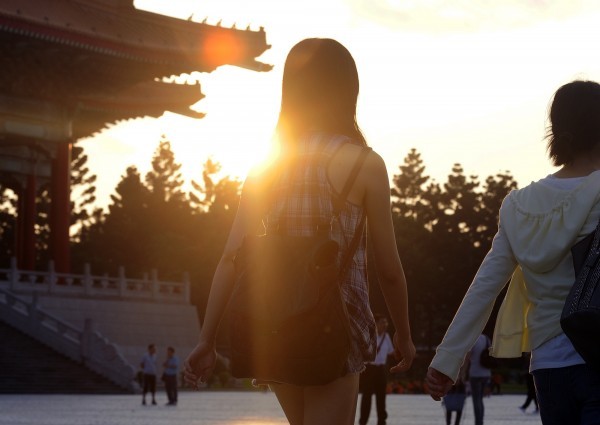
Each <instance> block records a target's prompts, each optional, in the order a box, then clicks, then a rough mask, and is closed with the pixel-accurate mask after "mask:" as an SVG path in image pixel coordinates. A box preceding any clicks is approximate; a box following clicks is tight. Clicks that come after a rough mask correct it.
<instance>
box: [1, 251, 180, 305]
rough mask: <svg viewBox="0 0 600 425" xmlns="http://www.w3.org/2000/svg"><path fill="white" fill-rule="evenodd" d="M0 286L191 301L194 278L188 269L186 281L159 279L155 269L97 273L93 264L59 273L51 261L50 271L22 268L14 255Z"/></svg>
mask: <svg viewBox="0 0 600 425" xmlns="http://www.w3.org/2000/svg"><path fill="white" fill-rule="evenodd" d="M0 288H4V289H7V290H9V291H11V292H13V293H16V294H21V293H27V294H29V293H33V292H38V293H44V294H51V295H57V296H76V297H85V298H88V297H102V298H104V299H106V298H122V299H128V300H138V301H154V302H160V303H164V302H170V303H184V304H189V303H190V282H189V277H188V275H187V273H184V276H183V282H165V281H159V280H158V276H157V272H156V271H155V270H153V271H152V272H151V274H150V277H148V275H147V274H146V275H144V278H143V279H131V278H127V277H125V269H124V268H122V267H121V268H119V275H118V276H116V277H109V276H108V275H104V276H93V275H92V274H91V272H90V267H89V265H86V266H85V267H84V274H82V275H75V274H67V273H56V272H55V271H54V266H53V263H52V262H50V264H49V267H48V271H31V270H19V269H18V268H17V262H16V260H15V259H14V258H13V259H11V267H10V268H9V269H0Z"/></svg>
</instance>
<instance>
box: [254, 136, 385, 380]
mask: <svg viewBox="0 0 600 425" xmlns="http://www.w3.org/2000/svg"><path fill="white" fill-rule="evenodd" d="M345 143H354V144H355V143H356V142H354V141H353V140H351V139H349V138H348V137H346V136H333V137H331V136H324V135H322V134H313V135H311V136H310V137H307V138H305V139H303V140H301V141H300V143H299V147H298V152H297V155H296V156H295V157H294V162H293V164H292V165H291V166H289V167H286V168H285V170H284V171H283V172H282V173H281V175H280V177H279V178H278V180H277V181H276V182H275V185H274V197H273V199H274V201H273V205H272V206H271V208H269V213H268V214H267V216H266V218H265V228H266V231H267V232H269V229H274V228H278V229H281V227H282V226H283V228H284V229H285V233H287V234H289V235H295V236H312V235H313V234H314V233H315V232H316V230H317V226H318V225H319V224H322V225H325V226H330V223H331V222H332V216H333V203H332V199H333V198H334V197H335V196H337V193H336V192H335V189H333V187H332V186H331V184H330V183H329V179H328V177H327V166H328V165H329V161H330V159H331V157H332V156H333V155H334V154H335V153H336V152H337V150H338V149H339V148H340V147H342V146H343V145H344V144H345ZM352 165H353V164H350V165H349V166H352ZM362 214H363V208H362V207H361V206H359V205H356V204H352V203H351V202H348V201H346V202H345V203H344V205H343V208H342V210H341V212H340V216H339V220H334V221H333V225H332V227H331V229H332V231H331V238H332V239H333V240H335V241H336V242H338V243H339V245H340V248H341V249H340V253H339V259H338V260H339V261H341V259H342V257H343V256H345V255H346V253H347V251H348V248H349V247H348V246H349V245H350V243H351V241H352V238H353V237H354V234H355V232H357V231H359V232H361V233H362V235H361V239H360V243H359V245H358V248H357V250H356V253H355V254H354V258H353V261H352V262H351V263H350V267H349V270H348V273H347V274H346V276H345V278H344V280H343V282H342V284H341V289H342V296H343V298H344V300H345V302H346V307H347V309H348V314H349V320H350V332H351V336H352V349H351V353H350V355H349V358H348V371H349V372H352V373H354V372H361V371H362V370H363V369H364V364H365V362H369V361H372V360H373V359H374V358H375V353H376V349H377V342H376V340H377V332H376V329H375V320H374V319H373V314H372V312H371V309H370V307H369V289H368V283H367V261H366V235H365V229H364V228H363V229H358V226H359V224H360V220H361V217H362Z"/></svg>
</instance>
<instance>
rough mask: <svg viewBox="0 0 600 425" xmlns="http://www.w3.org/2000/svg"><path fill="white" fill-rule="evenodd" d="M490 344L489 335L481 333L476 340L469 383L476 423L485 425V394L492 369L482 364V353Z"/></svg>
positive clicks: (470, 366) (470, 358)
mask: <svg viewBox="0 0 600 425" xmlns="http://www.w3.org/2000/svg"><path fill="white" fill-rule="evenodd" d="M489 346H490V343H489V338H488V336H487V335H484V334H481V335H479V337H478V338H477V341H475V345H474V346H473V348H472V349H471V353H470V355H469V384H470V385H471V397H472V399H473V415H474V416H475V425H483V415H484V413H485V409H484V406H483V396H484V395H485V391H486V388H487V387H488V386H489V384H490V379H491V377H492V371H491V370H490V369H488V368H486V367H484V366H483V365H482V364H481V361H480V359H481V353H482V352H483V351H484V350H487V349H488V348H489Z"/></svg>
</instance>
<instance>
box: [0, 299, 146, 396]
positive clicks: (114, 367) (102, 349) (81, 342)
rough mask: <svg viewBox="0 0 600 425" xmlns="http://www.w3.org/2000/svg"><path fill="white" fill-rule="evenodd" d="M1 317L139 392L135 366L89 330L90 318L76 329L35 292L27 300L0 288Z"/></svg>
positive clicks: (69, 356) (116, 348) (116, 349)
mask: <svg viewBox="0 0 600 425" xmlns="http://www.w3.org/2000/svg"><path fill="white" fill-rule="evenodd" d="M0 319H2V320H3V321H5V322H6V323H8V324H10V325H11V326H13V327H15V328H17V329H19V330H20V331H21V332H23V333H25V334H26V335H29V336H30V337H32V338H34V339H36V340H38V341H40V342H41V343H43V344H45V345H47V346H48V347H51V348H52V349H54V350H56V351H57V352H59V353H61V354H63V355H65V356H66V357H68V358H70V359H72V360H74V361H76V362H79V363H82V364H83V365H85V366H86V367H88V368H89V369H90V370H92V371H94V372H96V373H98V374H100V375H102V376H104V377H106V378H107V379H109V380H110V381H112V382H114V383H115V384H117V385H119V386H120V387H122V388H125V389H127V390H129V391H132V392H139V390H140V388H139V385H138V383H137V381H135V373H136V370H135V368H134V367H133V366H132V365H130V364H129V363H128V362H127V361H126V360H125V358H124V357H123V355H122V354H121V353H120V351H119V348H118V347H117V346H116V345H115V344H113V343H111V342H110V341H108V340H107V339H106V338H104V337H103V336H102V335H101V334H100V333H98V332H95V331H93V330H92V323H91V320H86V322H85V326H84V329H77V328H75V327H74V326H72V325H70V324H69V323H66V322H64V321H62V320H60V319H58V318H56V317H54V316H52V315H50V314H48V313H46V312H45V311H43V310H42V309H40V308H38V306H37V294H36V293H34V294H33V297H32V300H31V302H28V301H26V300H24V299H22V298H20V297H18V296H16V295H14V294H12V293H11V292H10V291H7V290H5V289H1V288H0Z"/></svg>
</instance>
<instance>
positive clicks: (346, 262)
mask: <svg viewBox="0 0 600 425" xmlns="http://www.w3.org/2000/svg"><path fill="white" fill-rule="evenodd" d="M370 152H371V148H368V147H367V148H364V149H363V150H362V151H361V153H360V155H359V157H358V158H357V159H356V162H355V163H354V167H352V171H350V176H349V177H348V180H346V184H345V185H344V189H343V190H342V193H341V194H340V196H339V197H338V198H337V199H336V200H335V201H334V207H333V208H334V213H335V214H334V217H336V216H337V217H338V219H339V214H340V212H341V211H342V206H343V205H344V203H345V202H346V198H347V196H348V193H349V192H350V189H352V186H353V185H354V181H355V180H356V177H357V176H358V172H359V171H360V169H361V168H362V166H363V164H364V162H365V159H366V158H367V155H368V154H369V153H370ZM336 201H338V204H337V206H336V205H335V202H336ZM366 219H367V215H366V214H365V212H364V211H363V213H362V216H361V218H360V222H359V223H358V226H357V228H356V232H354V236H353V237H352V241H351V242H350V245H349V246H348V251H346V255H345V256H344V258H343V259H342V261H341V264H340V274H339V278H340V281H341V280H342V279H343V278H344V276H345V275H346V273H347V272H348V269H349V268H350V261H352V258H354V254H355V253H356V250H357V249H358V244H359V243H360V239H361V237H362V234H363V228H364V226H365V221H366Z"/></svg>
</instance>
